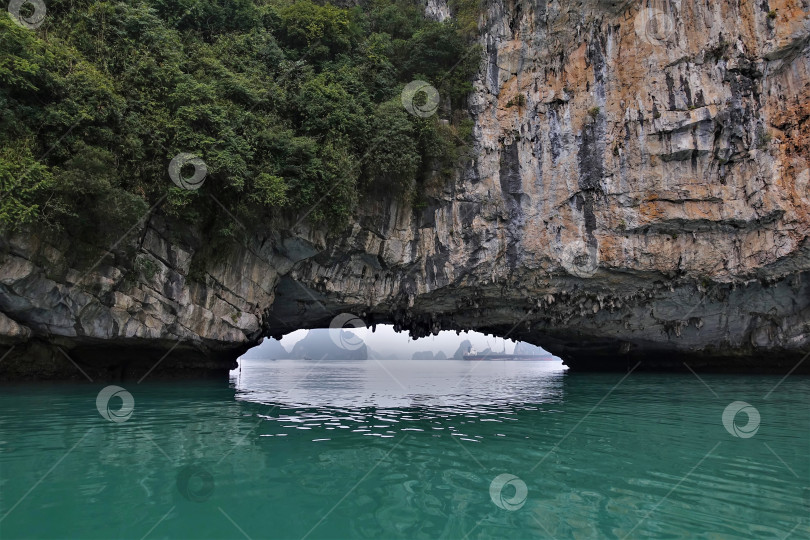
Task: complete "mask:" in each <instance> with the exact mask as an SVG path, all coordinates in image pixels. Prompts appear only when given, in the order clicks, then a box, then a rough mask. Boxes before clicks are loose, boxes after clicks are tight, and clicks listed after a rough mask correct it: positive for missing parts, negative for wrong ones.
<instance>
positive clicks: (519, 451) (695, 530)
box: [0, 360, 810, 539]
mask: <svg viewBox="0 0 810 540" xmlns="http://www.w3.org/2000/svg"><path fill="white" fill-rule="evenodd" d="M700 378H701V379H702V380H700V379H698V378H697V377H696V376H694V375H691V374H686V375H680V374H671V375H651V374H641V373H632V374H630V375H629V376H626V377H625V375H623V374H575V373H568V372H566V371H565V370H564V369H563V368H562V366H561V365H560V364H558V363H544V362H536V363H528V362H479V363H476V362H465V361H382V362H376V361H332V362H330V361H322V362H317V361H275V362H262V361H255V360H253V361H246V362H243V366H242V369H241V371H239V372H234V373H233V376H232V378H231V381H230V384H227V383H216V382H210V381H209V382H194V381H173V382H151V383H150V382H143V383H142V384H136V383H135V381H132V382H130V383H122V384H121V386H122V387H123V388H124V389H125V391H126V392H129V393H130V394H131V396H132V403H133V406H134V408H133V409H132V411H131V416H128V417H127V414H126V413H127V411H126V410H124V411H120V413H121V414H120V416H115V414H118V411H117V408H118V407H119V406H120V405H121V403H122V400H121V398H122V397H126V396H125V395H123V394H120V393H119V394H118V397H113V398H112V399H111V400H110V403H111V409H110V412H108V409H107V408H106V407H104V406H103V404H102V408H101V411H102V413H104V414H107V415H108V416H109V417H110V418H111V419H112V420H119V421H112V420H107V419H105V418H104V417H103V416H102V413H100V412H99V409H98V408H97V403H96V401H97V396H98V394H99V392H100V391H101V390H102V389H103V388H104V387H105V385H104V384H89V383H87V384H58V385H54V384H48V385H45V384H41V385H6V386H4V387H2V388H0V410H2V416H1V417H0V451H1V452H2V453H0V519H2V521H0V537H2V538H103V539H109V538H135V539H139V538H149V539H160V538H252V539H259V538H284V539H286V538H294V539H301V538H310V539H320V538H341V539H342V538H408V539H411V538H426V539H434V538H465V537H466V538H470V539H483V538H510V539H515V538H517V539H522V538H578V539H579V538H625V537H628V538H651V537H653V538H712V539H716V538H723V539H725V538H784V537H786V536H787V537H789V538H797V539H798V538H808V537H810V488H809V487H808V486H810V462H809V460H808V458H809V457H810V379H808V378H807V377H800V376H795V375H791V376H790V377H787V378H786V379H784V381H783V382H781V384H778V383H780V380H781V379H782V377H778V376H777V377H771V376H718V375H701V376H700ZM736 401H742V402H746V403H748V404H750V405H751V407H752V408H753V411H752V409H748V411H749V412H752V414H753V415H754V416H756V413H757V412H758V413H759V423H758V426H756V425H755V424H756V422H754V424H751V425H747V424H749V422H747V419H748V416H747V414H746V413H745V411H743V412H740V413H738V414H737V416H736V417H735V418H732V420H734V421H735V422H732V423H729V424H728V426H729V429H728V430H727V429H726V427H724V423H723V414H724V411H725V410H726V407H727V406H729V405H730V404H731V403H733V402H736ZM731 414H733V411H732V412H731ZM730 418H731V417H730ZM120 420H123V421H120ZM735 426H736V428H735ZM754 428H757V429H756V430H755V429H754ZM735 429H736V432H737V433H738V434H741V435H742V436H734V435H732V433H735ZM750 435H753V436H750ZM502 475H509V476H502Z"/></svg>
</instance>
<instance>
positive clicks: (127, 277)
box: [0, 0, 810, 379]
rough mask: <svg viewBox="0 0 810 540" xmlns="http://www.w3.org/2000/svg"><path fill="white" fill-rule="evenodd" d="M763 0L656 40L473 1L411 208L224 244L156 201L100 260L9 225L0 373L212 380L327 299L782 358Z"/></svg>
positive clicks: (780, 119) (607, 25)
mask: <svg viewBox="0 0 810 540" xmlns="http://www.w3.org/2000/svg"><path fill="white" fill-rule="evenodd" d="M777 3H778V6H777V5H775V4H773V3H772V4H771V9H775V10H777V12H778V13H779V17H780V18H779V24H778V25H774V24H773V22H772V20H770V19H769V17H768V13H766V12H763V11H762V10H761V9H760V7H759V5H757V4H756V3H754V2H743V3H742V4H738V3H727V2H722V1H721V2H720V4H713V5H712V6H711V7H707V6H706V5H702V4H700V5H699V4H694V5H693V4H682V5H681V6H680V7H678V8H677V9H678V11H677V12H675V11H673V12H672V13H669V14H668V16H669V17H671V18H672V23H673V24H672V27H671V31H670V32H668V33H667V35H666V36H660V35H658V34H653V35H652V36H651V35H650V34H649V33H646V32H645V25H644V22H645V20H644V19H643V18H642V19H639V17H640V16H641V14H640V13H639V12H638V11H637V10H636V8H635V7H633V6H625V5H622V6H618V7H608V6H607V5H605V4H603V3H601V2H596V1H594V0H589V1H586V2H584V3H581V4H578V5H576V6H566V8H565V10H566V11H565V13H563V12H561V11H559V10H560V9H561V8H558V7H556V4H549V5H544V4H541V5H539V6H536V7H532V6H527V5H523V6H522V9H521V10H516V9H514V6H513V4H512V2H509V1H507V0H489V1H487V2H485V6H486V9H485V13H484V15H483V19H482V20H483V21H484V23H485V25H484V27H485V28H486V32H485V33H483V34H482V36H481V39H480V41H481V44H482V46H483V47H484V58H483V59H482V64H481V71H480V74H479V78H478V80H477V81H476V82H475V91H474V92H473V94H472V95H471V96H470V100H469V104H470V105H469V107H470V111H471V112H472V114H473V116H474V118H475V128H474V145H473V149H472V152H471V154H470V157H469V159H468V161H467V163H465V164H464V166H463V167H462V168H461V169H460V170H459V171H457V172H456V174H455V175H454V176H453V177H451V178H440V177H439V176H438V175H437V177H436V178H435V179H434V181H433V182H432V183H431V184H430V185H431V187H429V188H427V189H428V191H427V192H426V193H425V197H424V200H425V201H426V204H425V205H424V206H423V207H420V208H414V207H413V206H412V205H411V203H410V201H405V200H397V199H395V198H392V196H390V195H387V194H385V195H377V196H374V197H369V198H367V199H366V200H363V201H361V202H360V204H359V207H358V209H357V213H356V216H355V218H354V220H353V221H352V223H350V224H349V225H348V226H347V228H346V229H345V230H341V231H335V230H331V231H327V230H323V229H318V228H312V227H310V226H309V225H306V223H304V224H297V223H296V222H297V217H278V218H277V219H276V220H275V221H274V222H273V223H268V224H266V225H263V226H261V227H259V226H257V227H255V228H254V229H255V230H254V231H253V232H251V234H250V235H249V237H248V238H247V239H246V240H245V242H244V245H234V246H229V247H228V248H227V250H224V249H222V248H217V250H219V251H221V253H218V255H219V256H211V253H210V252H211V251H212V249H211V248H210V246H208V245H207V239H206V236H205V234H204V233H203V232H201V231H198V230H194V229H193V228H189V227H188V226H183V227H181V226H179V225H178V224H176V223H173V222H171V221H169V220H167V218H166V217H165V216H163V215H162V214H161V213H160V212H159V211H158V212H156V213H155V215H153V216H150V217H149V218H148V219H146V220H144V223H143V225H142V226H141V227H139V228H136V230H135V233H134V235H133V237H131V238H128V239H126V240H125V241H123V242H121V243H120V244H119V245H117V247H116V248H115V249H114V250H113V252H112V253H110V254H108V256H106V257H105V258H103V259H100V261H99V262H98V264H94V263H95V260H84V261H80V262H78V263H74V262H72V261H71V254H72V251H73V249H74V248H75V247H76V246H77V245H78V242H77V241H76V240H75V239H71V238H69V237H62V238H45V237H43V236H41V235H38V234H35V233H34V232H33V231H27V232H22V233H18V234H16V235H14V236H8V237H4V238H3V239H2V246H0V249H1V253H2V259H1V260H0V349H2V350H0V355H1V354H5V353H8V354H7V356H6V357H5V358H4V359H3V360H2V361H0V376H2V377H5V378H19V377H51V378H82V377H83V375H82V373H80V370H79V369H77V368H76V367H75V366H74V365H72V364H73V363H75V364H77V365H78V366H79V367H80V368H81V370H83V371H84V372H85V373H87V375H88V376H89V377H91V378H94V379H95V378H96V377H116V376H121V375H126V376H131V377H138V378H140V377H141V376H143V375H144V374H146V373H150V371H149V370H153V371H151V374H154V375H155V376H157V375H159V374H164V375H165V374H195V373H214V374H220V375H221V374H223V373H225V372H226V371H227V370H228V369H229V368H231V367H233V366H234V364H235V359H236V357H237V356H238V355H239V354H241V352H243V351H244V350H246V349H247V348H249V347H250V346H253V345H255V344H256V343H257V342H258V340H259V339H260V338H261V336H263V335H278V334H281V333H284V332H287V331H290V330H292V329H297V328H311V327H325V326H328V325H329V323H330V321H331V320H332V318H333V317H334V316H335V315H337V314H338V313H341V312H352V313H355V314H357V315H359V316H361V317H362V318H364V320H366V321H367V322H368V323H369V324H374V323H392V324H395V325H397V326H398V327H400V328H402V329H405V330H409V331H411V332H413V333H414V334H415V335H416V336H420V335H425V334H427V333H428V332H431V331H436V330H438V329H459V330H462V329H463V330H481V331H485V332H490V333H495V334H497V335H500V336H508V337H511V338H515V339H520V340H524V341H528V342H530V343H534V344H538V345H541V346H543V347H545V348H546V349H548V350H549V351H551V352H553V353H554V354H557V355H559V356H561V357H562V358H563V359H564V360H566V362H567V363H568V364H569V365H570V366H571V367H573V368H579V369H620V370H626V369H630V368H634V367H635V366H636V365H637V364H638V363H639V362H641V363H640V364H639V365H638V367H637V369H685V368H684V365H683V364H684V362H686V363H687V364H688V365H689V367H691V368H692V369H696V370H697V369H704V370H709V369H713V370H752V369H754V370H762V371H768V370H771V371H779V372H787V371H788V370H789V369H791V368H793V367H794V366H795V365H796V364H797V363H799V361H800V360H801V359H802V358H803V356H804V354H805V353H806V352H807V351H808V350H810V326H809V325H810V290H809V289H808V287H810V284H808V278H809V277H810V274H808V272H810V251H809V250H810V248H809V247H808V242H807V235H808V226H809V225H810V217H809V216H808V206H809V205H810V195H808V192H807V189H808V178H810V150H809V149H808V141H810V132H809V131H808V130H810V121H808V119H809V118H810V88H808V85H807V81H808V80H810V49H808V43H810V18H809V17H810V16H808V14H807V13H806V12H805V11H804V10H803V9H802V7H801V5H800V4H798V3H796V2H792V1H791V0H783V1H780V2H777ZM431 5H432V6H433V8H432V9H433V10H434V11H436V10H438V11H436V12H437V13H438V12H441V13H445V12H449V11H448V10H446V9H445V8H446V6H444V3H442V2H438V1H437V2H432V3H431ZM672 9H673V10H674V9H675V8H672ZM203 189H204V188H203ZM12 347H13V349H12ZM9 351H10V352H9ZM156 365H157V367H154V366H156ZM153 368H154V369H153ZM808 368H810V362H805V363H801V364H800V365H799V367H798V370H800V371H801V370H807V369H808Z"/></svg>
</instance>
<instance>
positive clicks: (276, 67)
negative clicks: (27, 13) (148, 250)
mask: <svg viewBox="0 0 810 540" xmlns="http://www.w3.org/2000/svg"><path fill="white" fill-rule="evenodd" d="M457 3H458V5H459V6H460V7H459V8H457V9H458V12H459V13H462V12H463V14H464V16H465V17H466V18H465V19H464V21H465V26H464V28H462V27H460V26H459V25H458V24H456V23H455V22H453V21H446V22H444V23H438V22H435V21H430V20H427V19H425V18H424V16H423V14H422V12H421V8H420V6H419V4H418V3H417V2H413V1H411V0H366V1H364V2H362V3H361V6H360V7H356V8H351V9H345V8H340V7H336V6H333V5H331V4H329V3H326V2H320V1H319V2H314V1H312V0H292V1H291V0H136V1H134V2H131V3H130V2H124V1H116V0H107V1H104V0H102V1H90V0H70V1H68V0H51V1H50V2H49V3H48V16H47V19H46V22H45V24H44V25H43V26H42V27H41V28H40V29H39V30H37V31H31V30H28V29H24V28H21V27H19V26H18V25H16V24H14V23H13V22H12V21H11V19H10V18H9V17H0V35H2V36H3V37H2V39H1V40H0V149H1V150H0V193H1V194H2V196H3V197H2V202H0V227H4V228H9V227H17V226H20V225H22V224H25V223H31V222H34V221H39V222H41V223H44V224H46V225H48V226H50V227H51V228H53V229H57V230H61V231H66V232H69V233H73V234H76V235H81V236H82V238H88V239H91V240H90V241H92V242H97V243H101V244H102V245H103V244H104V242H106V239H107V237H116V235H118V234H120V233H121V232H122V231H125V230H127V229H129V228H130V227H131V226H132V225H134V224H135V223H136V222H137V220H138V219H139V218H140V217H141V216H143V213H144V212H145V211H146V209H147V208H149V207H150V206H152V205H153V204H155V203H156V202H158V201H162V203H161V206H160V211H162V212H164V213H166V214H169V215H171V216H173V217H176V218H178V219H185V220H194V221H198V222H199V221H202V222H204V223H206V224H207V225H206V226H208V227H210V229H211V230H212V231H218V234H219V233H221V234H223V235H226V236H228V235H236V234H238V232H237V228H235V227H234V225H233V223H231V222H230V221H232V220H230V218H229V217H228V216H224V217H223V215H222V214H223V213H222V212H221V211H220V209H219V207H218V206H217V205H216V204H215V203H214V202H212V199H211V198H210V197H207V196H206V194H212V195H215V197H216V200H217V201H219V202H221V203H222V204H223V205H225V206H226V207H228V208H229V209H230V211H231V212H232V213H233V214H234V215H236V216H238V217H239V218H240V219H241V220H243V221H244V222H245V223H249V224H251V226H253V227H257V226H259V225H258V224H259V223H266V222H267V220H266V219H262V218H264V217H267V216H269V215H270V214H272V213H275V212H289V213H293V212H294V213H295V214H296V215H297V216H301V215H304V214H306V216H307V219H309V220H311V221H313V222H318V221H328V222H330V223H342V222H343V221H344V220H346V219H347V217H348V216H350V215H351V213H352V212H353V210H354V207H355V205H356V203H357V201H358V199H359V198H360V197H362V196H363V194H364V193H366V192H369V191H376V190H380V189H381V190H387V189H388V188H389V187H392V188H395V189H394V191H399V190H400V188H401V187H402V186H411V185H414V184H415V183H418V182H423V181H425V180H426V179H427V178H430V177H433V176H434V175H435V173H436V171H437V170H440V171H444V172H446V171H447V170H449V169H452V167H453V166H454V164H455V161H456V160H457V159H458V157H459V156H460V155H461V150H460V148H461V147H463V146H464V144H465V141H466V140H467V138H468V134H469V130H470V127H469V119H468V118H467V116H466V113H464V112H463V105H464V99H465V97H466V95H467V93H468V92H469V91H470V90H471V88H472V86H471V82H470V81H471V80H472V76H473V74H474V73H475V71H476V69H477V67H478V62H479V55H478V54H477V53H478V52H479V51H478V49H477V48H476V47H475V46H473V45H471V44H470V40H469V36H470V35H471V34H470V29H471V26H470V25H471V24H473V23H472V22H471V21H474V20H477V16H473V15H472V14H473V13H474V9H473V7H472V6H473V4H474V3H475V0H464V2H457ZM454 9H456V8H454ZM416 78H420V79H424V80H426V81H428V82H429V83H430V84H432V85H434V86H435V87H436V88H437V89H439V92H440V94H441V96H442V98H443V101H442V103H443V105H442V108H441V110H440V112H439V114H438V115H435V116H432V117H429V118H426V119H423V118H418V117H415V116H412V115H410V114H408V113H407V112H406V111H405V110H404V109H403V108H402V106H401V104H400V103H399V93H400V92H401V90H402V88H403V86H404V85H405V84H406V83H408V82H409V81H411V80H413V79H416ZM448 107H449V108H448ZM453 109H455V111H456V112H455V113H454V112H453ZM440 115H443V116H444V117H446V118H451V119H452V123H451V125H450V126H447V125H445V123H443V122H442V121H440V117H439V116H440ZM462 132H463V133H465V135H464V136H462V137H459V133H462ZM180 152H189V153H193V154H196V155H198V156H200V157H201V158H203V159H204V161H205V163H206V166H207V169H208V177H207V178H206V182H205V184H204V186H203V187H202V188H201V189H200V190H199V191H194V192H188V191H184V190H181V189H179V188H177V187H175V186H174V184H172V183H171V181H170V180H169V178H168V175H167V165H168V162H169V161H170V160H171V159H172V158H173V157H174V156H175V155H176V154H178V153H180Z"/></svg>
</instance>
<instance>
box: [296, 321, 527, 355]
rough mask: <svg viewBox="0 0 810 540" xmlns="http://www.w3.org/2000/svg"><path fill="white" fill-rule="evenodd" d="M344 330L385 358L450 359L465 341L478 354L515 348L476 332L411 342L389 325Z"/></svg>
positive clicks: (447, 333) (300, 336)
mask: <svg viewBox="0 0 810 540" xmlns="http://www.w3.org/2000/svg"><path fill="white" fill-rule="evenodd" d="M347 330H349V331H351V332H352V333H354V334H356V335H357V336H359V337H360V338H362V339H363V341H365V342H366V345H368V346H369V347H371V349H372V350H373V351H375V352H378V353H382V354H385V355H387V356H391V355H397V354H398V353H399V355H402V353H403V352H405V351H407V354H406V357H407V358H410V357H411V355H412V354H413V353H414V352H415V351H433V353H434V354H435V353H437V352H439V351H443V352H444V354H446V355H447V356H448V357H449V356H452V355H453V354H455V352H456V349H458V346H459V345H460V344H461V342H462V341H464V340H465V339H468V340H470V343H472V345H473V347H475V348H476V349H477V350H479V351H481V350H483V349H486V348H487V347H491V348H492V349H494V350H495V351H498V352H500V351H502V350H503V348H504V344H505V345H506V352H507V353H511V352H512V351H513V350H514V348H515V342H514V341H512V340H511V339H506V340H504V339H502V338H499V337H493V336H486V335H484V334H481V333H479V332H461V334H460V335H456V333H455V332H450V331H442V332H439V335H437V336H428V337H425V338H420V339H417V340H413V339H411V338H410V336H409V335H408V333H407V332H399V333H397V332H394V327H393V326H391V325H388V324H378V325H377V331H376V332H372V331H371V329H370V328H347ZM307 332H308V330H296V331H295V332H291V333H289V334H287V335H286V336H284V337H283V338H282V339H281V344H282V345H284V348H285V349H287V350H288V351H289V350H292V348H293V345H295V344H296V343H297V342H298V341H300V340H301V339H303V337H304V336H305V335H306V334H307ZM403 349H405V350H403Z"/></svg>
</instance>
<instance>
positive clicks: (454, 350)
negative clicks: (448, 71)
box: [231, 324, 567, 411]
mask: <svg viewBox="0 0 810 540" xmlns="http://www.w3.org/2000/svg"><path fill="white" fill-rule="evenodd" d="M238 364H239V365H238V367H237V368H236V369H235V370H233V371H232V372H231V382H232V385H233V386H234V387H235V388H236V390H237V392H238V393H239V394H240V395H242V396H243V398H244V399H247V400H250V401H260V402H265V403H277V404H280V405H281V406H285V407H286V406H290V405H292V406H296V407H298V406H303V407H324V406H333V407H348V408H352V409H355V408H357V407H371V408H374V409H376V408H380V407H383V408H384V407H398V408H399V407H406V408H407V407H413V406H425V405H428V406H430V405H433V406H438V407H443V406H449V407H451V408H452V409H453V410H454V411H455V410H458V408H459V407H469V406H471V405H473V404H478V405H484V406H486V405H488V404H491V403H493V402H494V401H498V400H503V399H509V398H510V397H514V394H515V392H517V393H520V392H524V391H528V392H540V393H542V392H544V391H545V390H544V389H548V388H549V385H550V384H552V382H553V381H559V378H560V377H561V376H562V375H563V374H564V373H565V371H566V370H567V368H566V367H565V366H564V365H563V363H562V360H561V359H559V358H557V357H555V356H553V355H551V354H550V353H548V352H547V351H545V350H544V349H542V348H540V347H537V346H535V345H531V344H529V343H526V342H522V341H516V340H512V339H510V338H509V337H499V336H493V335H486V334H483V333H480V332H475V331H468V332H455V331H438V332H437V333H436V334H435V335H430V336H427V337H421V338H417V339H414V338H412V337H410V336H409V335H408V334H407V333H406V332H398V331H397V330H396V329H395V327H394V326H393V325H390V324H379V325H376V327H374V328H371V327H369V328H366V327H359V328H358V327H351V328H346V327H339V328H316V329H299V330H295V331H292V332H288V333H287V334H284V335H283V336H280V339H274V338H269V337H268V338H265V339H264V340H263V341H262V343H261V344H259V345H258V346H256V347H254V348H252V349H250V350H249V351H247V352H246V353H245V354H244V355H242V356H241V357H240V358H239V361H238Z"/></svg>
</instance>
